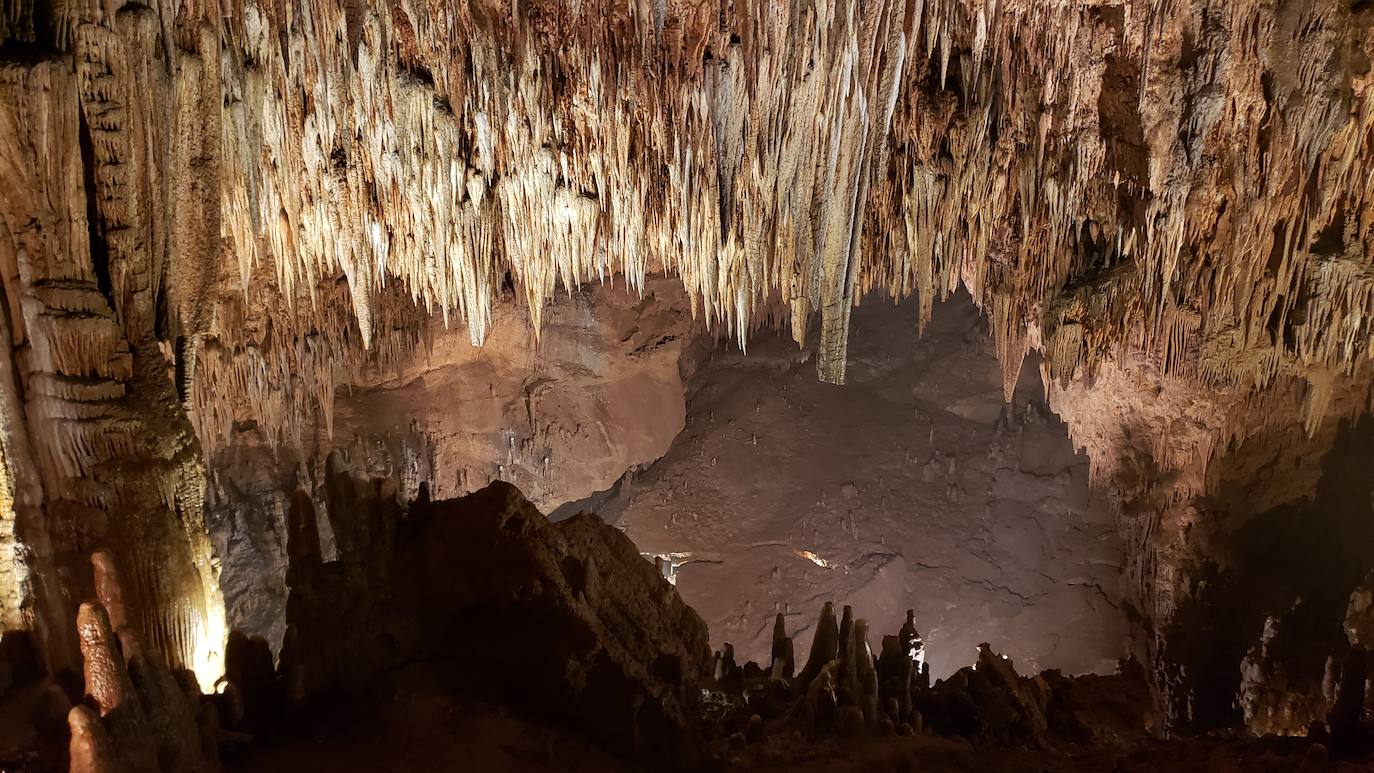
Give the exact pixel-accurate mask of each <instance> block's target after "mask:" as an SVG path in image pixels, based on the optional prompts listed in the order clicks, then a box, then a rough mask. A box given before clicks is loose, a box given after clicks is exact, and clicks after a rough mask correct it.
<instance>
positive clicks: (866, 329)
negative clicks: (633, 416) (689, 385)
mask: <svg viewBox="0 0 1374 773" xmlns="http://www.w3.org/2000/svg"><path fill="white" fill-rule="evenodd" d="M916 317H917V309H916V307H915V305H914V304H911V303H906V304H902V305H899V306H895V307H894V306H891V305H890V304H887V303H875V304H872V305H870V306H864V307H861V308H859V309H856V310H855V312H854V318H853V324H854V328H855V334H854V335H852V336H851V341H852V344H851V347H850V352H849V358H850V364H849V378H848V383H847V384H846V385H845V386H843V387H836V386H832V385H828V384H823V383H820V382H818V381H817V379H816V377H815V373H814V371H813V364H812V362H810V361H809V360H808V357H807V355H808V350H802V351H799V350H798V349H797V347H796V346H795V345H794V344H792V343H791V342H790V340H786V339H784V338H782V337H778V336H768V337H762V338H759V339H756V341H755V342H754V343H753V344H751V346H750V349H749V351H748V354H747V356H746V355H741V354H740V352H738V351H737V350H733V349H732V350H731V351H717V352H716V353H715V354H714V355H713V360H712V361H711V362H710V363H709V364H707V365H706V366H705V367H703V368H702V369H701V371H700V372H699V373H700V374H701V375H699V381H698V383H697V385H696V388H695V391H694V394H693V397H692V399H691V402H690V404H689V406H688V418H687V426H686V429H685V430H684V431H683V433H682V434H681V435H680V436H679V437H678V438H677V440H676V441H675V442H674V443H673V445H672V447H671V449H670V450H669V452H668V454H667V455H666V456H665V457H664V458H663V459H662V460H660V461H659V462H658V463H656V464H654V465H652V466H651V467H650V468H648V469H647V470H646V471H644V472H643V473H641V474H639V475H638V476H637V477H635V478H632V479H627V480H625V481H622V484H621V485H620V486H618V487H617V490H616V491H615V492H614V493H613V494H610V495H608V496H607V497H603V498H602V499H601V500H600V501H598V502H596V503H595V505H596V508H597V509H598V511H599V512H601V513H602V514H603V516H605V517H607V518H608V520H612V521H615V522H616V523H618V525H619V526H620V527H621V528H623V529H624V530H625V532H626V533H627V534H628V535H629V536H630V537H631V538H632V539H633V540H634V541H635V542H636V543H637V544H638V545H639V547H640V550H641V551H642V552H644V553H646V554H647V553H655V554H664V555H673V556H674V557H675V558H676V560H679V561H681V562H682V564H681V566H680V567H679V568H678V569H677V575H676V582H677V587H678V591H679V592H680V593H681V594H682V596H683V598H684V599H685V600H686V601H687V602H688V603H689V604H691V605H692V606H693V607H694V608H695V609H696V610H697V611H698V612H700V613H701V615H702V616H703V617H704V618H705V619H706V622H707V624H708V625H709V626H710V629H711V637H712V643H713V646H716V647H719V646H720V645H721V644H722V643H724V642H730V643H732V644H733V645H734V646H735V648H736V652H737V657H738V658H739V660H740V662H743V661H744V660H745V659H755V660H758V661H760V662H766V660H767V658H768V652H769V644H770V640H771V639H770V637H771V626H772V616H773V614H774V612H775V611H782V612H784V613H785V614H786V616H787V621H788V630H789V633H792V634H793V635H794V637H796V641H797V652H798V656H799V657H800V656H801V655H802V654H803V653H805V652H806V648H807V646H808V643H809V640H810V628H811V627H812V626H813V625H814V623H815V619H816V615H817V612H818V611H819V609H820V607H821V605H822V603H823V602H825V601H826V600H834V601H835V602H836V603H837V604H852V605H854V607H855V609H857V610H861V611H863V612H865V613H867V614H868V615H870V617H871V622H872V629H873V630H874V631H887V630H896V628H897V627H898V626H899V625H900V623H901V621H902V620H903V619H904V612H905V610H906V609H908V608H914V609H915V612H916V621H917V627H918V628H919V629H920V630H921V632H922V633H923V634H924V635H925V638H926V644H927V653H928V661H929V662H930V664H931V669H932V676H935V677H940V676H944V675H946V674H948V673H950V672H952V671H953V670H955V669H957V668H958V667H960V666H962V665H966V664H967V663H969V662H971V661H972V659H973V656H974V654H975V649H976V647H977V645H978V644H979V643H980V642H984V641H988V642H998V643H999V644H1000V646H1001V647H1002V649H1003V650H1004V651H1005V652H1007V653H1009V654H1010V655H1011V656H1012V657H1013V658H1015V659H1017V660H1018V668H1019V669H1021V670H1022V671H1023V672H1035V671H1038V670H1040V669H1044V668H1060V669H1064V670H1065V671H1068V672H1074V673H1081V672H1089V671H1093V672H1099V673H1109V672H1111V671H1112V670H1113V669H1114V667H1115V662H1116V660H1117V659H1118V658H1120V657H1121V656H1123V655H1124V654H1125V652H1126V648H1127V639H1128V635H1127V631H1128V628H1127V624H1126V621H1125V616H1124V613H1123V611H1122V608H1121V602H1120V590H1119V576H1120V565H1121V547H1120V543H1119V542H1118V539H1117V536H1116V531H1115V524H1114V522H1113V518H1112V516H1111V514H1110V512H1109V510H1108V508H1107V506H1106V504H1105V503H1104V502H1102V501H1100V500H1099V499H1098V498H1097V497H1096V496H1095V495H1093V494H1092V493H1090V491H1089V487H1088V463H1087V460H1086V458H1085V457H1084V456H1083V455H1081V454H1078V455H1076V454H1075V453H1074V452H1073V449H1072V446H1071V443H1070V442H1069V440H1068V438H1067V435H1066V431H1065V428H1064V425H1063V424H1062V423H1060V422H1059V421H1058V419H1057V418H1056V417H1055V416H1054V415H1053V414H1052V413H1050V411H1049V410H1048V409H1047V408H1046V407H1045V405H1044V401H1043V388H1042V387H1041V384H1040V378H1039V375H1038V368H1037V367H1035V366H1034V363H1032V362H1030V361H1028V362H1027V364H1026V366H1025V367H1024V368H1023V372H1022V376H1021V379H1020V382H1019V384H1018V386H1017V389H1016V392H1015V397H1014V400H1013V401H1012V403H1010V404H1008V403H1006V402H1005V401H1004V400H1003V396H1002V387H1001V375H1000V374H1001V371H1000V368H999V366H998V364H997V360H996V358H995V355H994V352H993V348H992V344H991V343H990V342H989V336H988V334H987V332H986V329H985V323H984V322H983V321H982V319H981V318H980V315H979V312H978V311H977V310H976V309H975V307H974V306H973V304H972V303H971V302H970V301H969V299H968V297H967V296H966V295H960V296H957V297H955V298H953V299H951V300H949V301H947V302H944V303H942V304H939V305H938V306H937V307H936V310H935V315H934V319H933V320H932V322H931V323H930V325H929V327H928V328H927V330H926V331H925V334H924V335H923V336H921V337H919V338H916V337H914V336H913V335H912V332H913V329H914V328H915V325H916ZM913 341H914V343H913ZM872 644H873V646H874V647H875V648H876V647H877V644H878V643H877V642H876V641H875V642H873V643H872Z"/></svg>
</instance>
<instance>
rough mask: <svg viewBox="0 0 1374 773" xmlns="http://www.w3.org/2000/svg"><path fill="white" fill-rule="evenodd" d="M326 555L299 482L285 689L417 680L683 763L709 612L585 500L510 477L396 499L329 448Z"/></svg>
mask: <svg viewBox="0 0 1374 773" xmlns="http://www.w3.org/2000/svg"><path fill="white" fill-rule="evenodd" d="M326 493H327V498H328V516H329V522H330V524H331V525H332V527H333V531H334V534H335V539H336V541H337V544H338V553H339V558H338V560H337V561H329V562H325V561H322V560H321V556H320V552H319V542H318V536H317V532H316V530H315V520H314V519H315V513H314V509H313V506H312V505H311V502H310V499H309V498H308V497H306V496H304V495H303V494H297V496H296V498H295V499H294V500H293V503H292V510H291V515H290V523H291V530H290V534H289V550H290V555H291V566H290V569H289V571H288V577H287V583H288V585H289V587H290V589H291V597H290V601H289V603H288V607H287V626H288V627H287V632H286V638H285V642H284V645H283V649H282V655H281V664H280V667H279V671H280V675H281V679H282V680H283V682H284V685H285V689H286V699H287V700H288V701H289V702H290V703H292V704H295V705H299V706H302V707H308V706H312V705H321V704H322V702H323V703H327V702H329V701H331V700H339V699H342V700H352V701H361V702H363V703H364V704H365V703H367V702H370V701H375V700H378V699H380V697H381V696H383V695H385V694H387V693H389V692H391V691H394V690H406V689H411V690H413V689H415V686H416V685H423V684H437V685H444V686H447V688H448V689H449V690H453V691H455V692H456V693H459V694H465V695H470V696H474V697H477V698H481V699H485V700H487V701H490V702H492V703H494V704H496V705H501V706H506V707H510V708H512V709H515V710H517V711H520V712H523V713H525V714H527V715H530V716H532V717H534V718H536V719H539V720H546V721H552V722H555V723H558V724H561V725H564V726H570V727H572V728H575V729H576V730H577V731H579V732H581V733H583V734H585V735H586V736H587V737H589V738H591V739H593V740H594V741H595V742H597V743H599V744H602V745H604V746H605V747H607V748H609V749H611V750H613V751H615V752H617V753H620V754H623V755H626V756H630V757H638V758H641V759H645V760H648V759H666V760H672V761H675V762H674V763H673V764H678V765H682V766H685V767H690V765H691V763H692V760H694V759H696V758H697V755H699V754H700V749H698V748H697V747H696V740H695V739H696V723H697V722H698V716H699V709H698V701H699V688H698V686H697V685H698V684H699V682H700V681H701V680H702V679H704V678H706V677H707V676H708V673H707V670H708V669H709V667H710V660H709V657H710V651H709V649H708V648H707V643H706V642H707V638H706V636H707V635H706V627H705V624H704V623H702V621H701V618H700V617H699V616H697V614H696V613H695V612H694V611H692V609H691V608H690V607H688V606H686V605H685V604H684V603H682V601H681V600H680V599H678V597H677V594H676V593H675V592H674V591H673V589H672V586H671V585H670V584H669V583H668V582H667V581H666V580H665V579H663V577H662V576H661V575H660V574H659V573H657V572H656V571H654V568H653V566H652V565H651V564H649V563H648V562H647V561H645V560H644V559H643V558H641V557H640V555H639V553H638V551H636V550H635V548H634V546H633V545H632V544H631V543H630V541H629V540H628V539H627V538H626V537H624V536H623V535H622V534H620V533H619V532H618V531H616V530H615V529H613V528H611V527H609V526H607V525H605V524H604V523H602V522H601V521H600V520H599V519H597V518H596V517H595V516H591V515H581V516H577V517H574V518H572V519H569V520H566V521H563V522H560V523H558V524H551V523H549V522H548V521H547V520H546V519H545V518H544V516H543V515H542V514H541V513H540V512H539V511H538V510H536V509H535V508H534V506H533V505H531V504H530V503H529V502H528V501H527V500H526V499H525V498H524V497H523V496H521V494H520V493H519V491H518V490H516V489H515V488H514V487H512V486H510V485H509V484H506V483H500V482H498V483H493V484H491V485H489V486H487V487H486V488H483V489H482V490H480V491H478V492H476V493H474V494H471V495H469V496H467V497H464V498H462V499H458V500H449V501H444V502H434V503H422V502H416V503H413V504H411V505H410V506H409V507H408V508H403V507H402V505H401V504H400V502H399V501H398V499H397V498H396V495H395V490H394V488H390V487H388V486H387V485H386V484H383V483H382V482H377V483H367V482H363V481H361V480H358V479H355V478H353V477H352V476H351V475H349V473H348V472H347V470H346V469H345V468H344V467H343V463H342V460H341V459H340V458H339V457H338V456H334V457H332V458H331V460H330V468H329V478H328V480H327V483H326Z"/></svg>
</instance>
